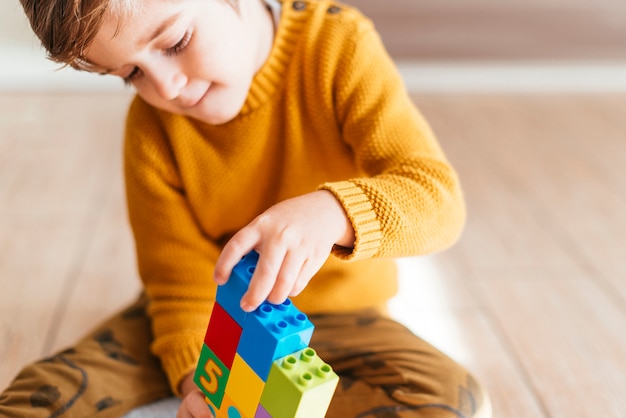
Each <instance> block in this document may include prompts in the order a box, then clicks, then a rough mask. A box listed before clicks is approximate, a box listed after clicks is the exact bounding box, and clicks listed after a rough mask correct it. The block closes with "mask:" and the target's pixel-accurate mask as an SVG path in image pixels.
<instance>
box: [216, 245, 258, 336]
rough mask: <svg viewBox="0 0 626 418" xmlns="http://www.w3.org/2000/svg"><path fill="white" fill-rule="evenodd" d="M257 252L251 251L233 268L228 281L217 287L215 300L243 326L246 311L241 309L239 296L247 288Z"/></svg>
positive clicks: (240, 296)
mask: <svg viewBox="0 0 626 418" xmlns="http://www.w3.org/2000/svg"><path fill="white" fill-rule="evenodd" d="M258 260H259V254H258V253H257V252H256V251H251V252H249V253H248V254H246V255H245V256H244V257H243V258H242V259H241V261H239V263H237V265H236V266H235V267H234V268H233V271H232V272H231V274H230V277H229V278H228V282H227V283H226V284H225V285H223V286H219V287H218V289H217V296H216V301H217V303H218V304H219V305H220V306H222V307H223V308H224V310H225V311H226V312H228V314H229V315H230V316H231V317H232V318H233V319H234V320H235V321H237V323H238V324H239V325H240V326H241V327H243V326H244V323H245V321H246V317H247V316H248V313H247V312H246V311H244V310H243V309H241V305H240V304H241V298H242V297H243V294H244V293H246V290H248V285H250V279H251V278H252V274H253V273H254V268H255V267H256V263H257V261H258Z"/></svg>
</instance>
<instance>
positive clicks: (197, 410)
mask: <svg viewBox="0 0 626 418" xmlns="http://www.w3.org/2000/svg"><path fill="white" fill-rule="evenodd" d="M176 418H214V417H213V414H212V413H211V410H210V409H209V406H208V405H207V404H206V402H205V400H204V394H203V393H202V392H201V391H200V390H194V391H192V392H190V393H189V394H187V396H185V398H184V399H183V401H182V402H181V404H180V407H179V408H178V412H177V413H176Z"/></svg>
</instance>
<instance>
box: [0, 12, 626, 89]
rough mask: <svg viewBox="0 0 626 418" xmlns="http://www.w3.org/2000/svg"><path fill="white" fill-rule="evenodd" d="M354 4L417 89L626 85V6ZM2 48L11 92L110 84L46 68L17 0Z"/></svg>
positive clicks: (4, 23) (4, 21)
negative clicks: (51, 72)
mask: <svg viewBox="0 0 626 418" xmlns="http://www.w3.org/2000/svg"><path fill="white" fill-rule="evenodd" d="M349 3H350V4H353V5H355V6H357V7H359V8H360V9H361V10H362V11H363V12H364V13H365V14H366V15H368V16H370V17H371V18H372V19H373V20H374V22H375V23H376V25H377V27H378V29H379V31H380V33H381V35H382V38H383V40H384V42H385V44H386V46H387V48H388V49H389V52H390V53H391V55H392V56H393V57H394V58H395V59H396V60H397V61H398V63H399V65H400V67H401V70H403V74H405V76H406V77H407V78H410V80H408V81H407V83H408V84H409V87H410V88H413V89H416V90H420V91H424V90H437V91H439V90H445V89H451V90H453V91H456V90H457V89H459V88H463V86H465V88H466V89H485V88H491V89H495V88H499V89H508V90H511V89H515V88H518V89H528V88H535V89H542V88H543V89H552V90H555V89H559V88H575V85H576V84H578V89H580V90H582V89H598V88H604V89H609V87H607V86H608V85H611V89H613V90H614V89H615V88H616V87H617V85H619V88H621V89H624V88H625V87H624V84H625V82H624V80H623V78H624V75H623V73H624V72H623V71H622V70H623V68H622V66H621V63H623V62H624V60H625V58H626V43H625V42H624V39H625V38H626V3H625V2H622V1H619V0H525V1H522V0H507V1H498V0H444V1H432V0H386V1H384V2H383V1H374V0H352V1H349ZM0 52H2V54H1V55H0V57H2V62H3V65H2V68H0V75H1V77H0V87H4V88H5V89H6V88H10V89H14V90H18V89H19V90H27V89H41V88H50V89H54V88H57V87H58V86H61V88H64V89H83V88H85V87H86V85H87V87H88V88H91V89H97V88H99V87H101V86H105V87H104V88H106V89H109V88H110V87H111V86H112V83H110V81H109V80H108V79H105V80H101V79H98V78H99V77H94V76H89V77H84V75H83V74H81V75H79V76H76V75H75V74H72V76H71V77H68V76H67V74H68V73H70V72H72V71H70V70H68V71H61V72H55V73H54V74H50V71H51V69H54V68H56V67H55V66H54V65H53V64H51V63H47V62H45V60H43V59H42V55H43V53H42V51H41V50H40V49H39V46H38V43H37V41H36V39H35V38H34V36H33V35H32V34H31V32H30V28H29V27H28V24H27V22H26V18H25V17H24V16H23V13H22V10H21V7H20V5H19V2H18V1H17V0H9V1H4V2H2V3H1V4H0ZM564 67H566V68H564ZM461 72H463V73H464V80H458V77H459V75H458V74H459V73H461ZM42 75H43V77H42ZM85 80H86V81H85ZM549 83H552V85H551V86H550V85H549ZM118 88H120V86H118Z"/></svg>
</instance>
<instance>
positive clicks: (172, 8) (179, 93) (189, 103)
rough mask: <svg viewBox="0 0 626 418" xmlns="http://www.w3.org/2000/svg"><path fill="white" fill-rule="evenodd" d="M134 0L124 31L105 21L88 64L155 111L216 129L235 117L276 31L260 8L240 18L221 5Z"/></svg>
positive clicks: (218, 0) (204, 0)
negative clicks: (134, 8) (264, 21)
mask: <svg viewBox="0 0 626 418" xmlns="http://www.w3.org/2000/svg"><path fill="white" fill-rule="evenodd" d="M136 1H137V2H138V3H139V8H138V12H136V13H135V14H134V15H133V16H132V17H127V18H123V19H122V24H121V26H119V27H118V18H109V19H107V20H106V21H105V22H104V25H103V26H102V28H101V29H100V31H99V32H98V34H97V35H96V38H95V40H94V41H93V43H92V44H91V45H90V46H89V48H88V50H87V51H86V54H85V56H86V59H87V60H88V61H89V62H90V63H91V64H94V65H95V66H96V67H97V68H98V69H102V71H103V72H105V73H107V74H113V75H117V76H120V77H122V78H124V79H126V80H127V81H128V82H129V83H131V84H132V85H133V86H134V87H135V89H136V90H137V92H138V94H139V95H140V96H141V97H142V98H143V99H144V100H146V101H147V102H148V103H150V104H152V105H153V106H155V107H157V108H160V109H163V110H166V111H169V112H172V113H178V114H184V115H187V116H191V117H194V118H196V119H199V120H202V121H205V122H207V123H211V124H221V123H225V122H228V121H229V120H231V119H232V118H234V117H235V116H236V115H237V114H238V113H239V111H240V109H241V107H242V105H243V103H244V101H245V99H246V96H247V94H248V90H249V88H250V84H251V82H252V78H253V77H254V74H255V73H256V72H257V71H258V70H259V69H260V67H261V66H262V65H263V62H264V61H265V59H266V58H267V54H268V52H269V48H268V47H267V45H271V38H272V32H271V30H269V31H268V30H265V29H263V30H262V29H261V28H267V27H268V26H267V25H265V26H264V25H260V24H259V23H258V18H259V17H260V18H262V19H269V15H267V16H262V14H261V13H260V12H258V10H262V9H261V8H259V7H255V8H250V9H253V10H254V11H250V10H248V9H243V10H242V12H241V14H239V13H238V12H236V11H235V9H234V8H233V7H232V6H231V5H229V4H227V3H226V2H225V1H222V0H136ZM252 1H259V0H241V2H242V7H243V6H244V4H243V3H244V2H248V4H249V3H250V2H252ZM254 13H257V14H256V15H255V14H254ZM270 27H271V26H270ZM267 32H269V33H267ZM268 37H269V39H268ZM268 42H269V43H268Z"/></svg>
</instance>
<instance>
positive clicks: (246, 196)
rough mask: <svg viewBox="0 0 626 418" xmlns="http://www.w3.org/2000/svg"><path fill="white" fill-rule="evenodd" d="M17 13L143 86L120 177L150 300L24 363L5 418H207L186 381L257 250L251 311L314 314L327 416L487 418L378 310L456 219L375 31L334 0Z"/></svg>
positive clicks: (151, 1) (86, 4)
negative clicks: (217, 308)
mask: <svg viewBox="0 0 626 418" xmlns="http://www.w3.org/2000/svg"><path fill="white" fill-rule="evenodd" d="M22 4H23V6H24V9H25V11H26V14H27V15H28V17H29V19H30V22H31V25H32V27H33V29H34V31H35V33H36V34H37V35H38V36H39V38H40V39H41V41H42V43H43V45H44V46H45V47H46V49H47V50H48V52H49V55H50V57H51V58H52V59H53V60H56V61H58V62H61V63H65V64H68V65H71V66H73V67H75V68H78V69H82V70H87V71H92V72H98V73H102V74H111V75H115V76H119V77H121V78H123V79H124V80H125V81H126V82H127V83H129V84H131V85H132V86H133V87H134V88H135V90H136V91H137V97H136V98H135V100H134V101H133V103H132V105H131V107H130V110H129V114H128V119H127V126H126V141H125V179H126V189H127V200H128V210H129V216H130V221H131V226H132V229H133V233H134V237H135V241H136V249H137V256H138V264H139V270H140V276H141V278H142V280H143V283H144V285H145V293H144V295H142V296H141V297H140V299H139V300H138V302H137V303H136V304H135V305H133V306H132V307H130V308H129V309H127V310H126V311H124V312H122V313H121V314H120V315H118V316H116V317H114V318H112V319H111V320H109V321H107V322H106V323H104V324H103V325H102V326H101V327H99V328H98V329H97V330H95V331H93V332H92V333H91V334H90V335H88V336H87V337H85V339H84V340H81V341H80V342H79V343H78V344H77V345H76V346H75V347H74V348H72V349H70V350H67V351H65V352H62V353H59V354H57V355H56V356H53V357H51V358H49V359H46V360H45V361H42V362H39V363H36V364H33V365H30V366H28V367H26V368H25V369H24V370H23V371H22V372H21V373H20V374H19V375H18V376H17V378H16V379H15V381H14V382H13V383H12V384H11V386H10V387H9V388H8V389H7V390H6V392H5V393H4V394H3V395H2V396H1V397H0V415H2V416H16V417H17V416H55V417H56V416H103V417H105V416H111V417H114V416H115V417H119V416H122V415H123V414H125V413H127V412H129V411H131V410H133V409H135V408H138V407H141V406H142V405H146V404H149V403H151V402H154V401H156V400H158V399H162V398H165V397H168V396H172V394H174V395H177V396H179V397H180V398H181V399H182V401H181V402H180V403H177V404H176V405H177V406H176V407H177V408H178V415H177V416H179V417H188V416H193V417H203V416H210V412H209V409H208V407H207V406H206V405H205V403H204V400H203V396H202V394H201V392H200V391H199V390H198V389H197V388H196V387H195V385H194V383H193V381H192V375H193V371H194V368H195V365H196V363H197V360H198V357H199V351H200V348H201V344H202V339H203V335H204V331H205V330H206V325H207V323H208V319H209V318H208V317H209V315H210V312H211V307H212V303H213V302H214V298H215V292H216V288H217V285H219V284H222V283H224V282H225V281H226V280H227V278H228V277H229V274H230V271H231V269H232V267H233V266H234V265H235V264H236V263H237V261H238V260H239V259H241V257H242V256H243V255H245V254H246V253H248V252H249V251H250V250H252V249H255V250H257V251H258V252H259V253H260V258H259V262H258V265H257V268H256V270H255V273H254V276H253V278H252V281H251V285H250V288H249V290H248V292H247V293H246V294H245V295H244V297H243V298H242V300H241V306H242V308H244V309H245V310H247V311H252V310H254V309H255V308H256V307H257V306H259V304H260V303H261V302H263V301H264V300H266V299H267V300H269V301H270V302H271V303H280V302H282V301H283V300H284V299H285V298H287V297H293V298H294V299H293V300H294V303H295V304H296V306H298V307H299V308H300V309H301V310H302V311H304V312H306V313H307V314H309V316H310V318H311V320H312V321H313V323H314V324H315V326H316V328H315V332H314V334H313V340H312V341H311V346H312V347H313V348H315V349H316V350H317V352H318V354H319V355H320V357H321V358H323V359H324V360H325V361H327V362H329V363H330V364H331V366H332V367H333V368H334V369H335V371H336V372H337V373H338V374H339V375H340V377H341V381H340V385H339V387H338V388H337V391H336V393H335V396H334V398H333V401H332V403H331V405H330V408H329V410H328V416H329V417H337V418H346V417H357V416H358V417H374V416H379V417H382V416H385V417H392V416H393V417H396V416H397V417H403V416H415V417H487V416H490V404H489V400H488V397H487V395H486V394H485V392H484V391H483V390H482V388H481V387H480V386H479V385H478V384H477V382H476V381H475V380H474V379H473V378H472V376H471V375H469V374H468V373H467V372H466V371H465V370H464V369H463V368H462V367H460V366H459V365H458V364H456V363H455V362H453V361H452V360H451V359H449V358H448V357H446V356H445V355H443V354H442V353H441V352H439V351H438V350H436V349H435V348H433V347H432V346H430V345H429V344H427V343H426V342H424V341H423V340H421V339H419V338H418V337H416V336H414V335H413V334H411V333H410V332H409V331H408V330H407V329H406V328H404V327H403V326H401V325H399V324H398V323H397V322H395V321H393V320H391V319H390V318H389V317H387V316H386V315H385V304H386V302H387V301H388V299H389V298H391V297H392V296H393V295H394V293H395V292H396V287H397V279H396V270H395V264H394V262H393V259H392V258H393V257H402V256H414V255H421V254H427V253H430V252H433V251H437V250H441V249H443V248H445V247H447V246H449V245H451V244H452V243H453V242H454V241H455V240H456V239H457V237H458V235H459V233H460V231H461V229H462V225H463V222H464V215H465V213H464V204H463V200H462V193H461V190H460V187H459V184H458V180H457V177H456V174H455V172H454V171H453V169H452V168H451V167H450V165H449V164H448V162H447V160H446V158H445V156H444V155H443V153H442V151H441V149H440V147H439V145H438V144H437V142H436V140H435V138H434V136H433V134H432V132H431V130H430V129H429V127H428V125H427V123H426V122H425V121H424V120H423V118H422V117H421V115H420V114H419V113H418V111H417V110H416V109H415V107H414V106H413V104H412V103H411V100H410V99H409V97H408V95H407V93H406V92H405V90H404V88H403V85H402V82H401V80H400V77H399V76H398V74H397V71H396V69H395V68H394V65H393V63H392V61H391V59H390V58H389V56H388V55H387V53H386V52H385V50H384V48H383V46H382V44H381V41H380V39H379V37H378V35H377V33H376V32H375V30H374V28H373V25H372V24H371V22H369V21H368V20H366V19H365V18H364V17H363V16H361V15H360V14H359V13H358V12H357V11H356V10H354V9H353V8H350V7H347V6H344V5H340V4H337V3H334V2H331V1H329V0H306V1H301V0H296V1H283V2H277V1H276V0H228V1H227V0H90V1H87V0H75V1H74V0H73V1H69V0H56V1H55V0H22ZM329 255H330V257H329ZM144 312H147V316H145V315H143V313H144ZM152 354H154V355H156V358H155V357H152ZM162 371H164V373H163V372H162ZM141 411H142V409H141V408H140V409H135V411H134V412H133V413H132V414H134V415H133V416H140V415H141V413H142V412H141ZM132 414H131V415H132ZM145 414H147V412H145V410H144V415H145ZM146 416H147V415H146Z"/></svg>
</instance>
